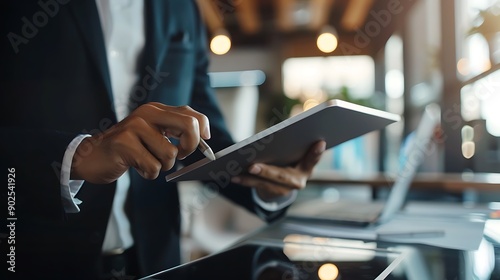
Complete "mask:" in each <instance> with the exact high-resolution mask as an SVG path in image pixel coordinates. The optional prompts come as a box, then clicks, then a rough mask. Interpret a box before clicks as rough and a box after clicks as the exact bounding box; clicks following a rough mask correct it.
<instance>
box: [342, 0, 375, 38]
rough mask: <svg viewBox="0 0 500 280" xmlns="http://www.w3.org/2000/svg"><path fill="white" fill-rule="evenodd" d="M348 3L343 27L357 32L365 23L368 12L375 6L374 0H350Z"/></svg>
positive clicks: (343, 17) (343, 18)
mask: <svg viewBox="0 0 500 280" xmlns="http://www.w3.org/2000/svg"><path fill="white" fill-rule="evenodd" d="M348 3H349V4H348V5H347V8H346V10H345V12H344V15H343V16H342V20H341V25H342V28H343V29H345V30H347V31H355V30H357V29H359V28H361V27H362V26H363V24H364V23H365V21H366V17H367V15H368V12H369V11H370V9H371V8H372V6H373V0H349V2H348Z"/></svg>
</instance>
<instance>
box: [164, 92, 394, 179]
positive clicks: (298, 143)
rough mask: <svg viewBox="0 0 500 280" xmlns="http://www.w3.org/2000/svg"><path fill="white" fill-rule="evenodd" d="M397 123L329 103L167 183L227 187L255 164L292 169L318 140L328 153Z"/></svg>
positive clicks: (377, 114)
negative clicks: (207, 182)
mask: <svg viewBox="0 0 500 280" xmlns="http://www.w3.org/2000/svg"><path fill="white" fill-rule="evenodd" d="M398 120H399V116H398V115H395V114H391V113H387V112H384V111H380V110H376V109H372V108H368V107H364V106H360V105H356V104H352V103H349V102H345V101H341V100H330V101H327V102H324V103H322V104H320V105H317V106H316V107H314V108H312V109H310V110H307V111H305V112H303V113H301V114H298V115H296V116H294V117H291V118H289V119H287V120H284V121H282V122H280V123H278V124H276V125H273V126H271V127H269V128H268V129H265V130H263V131H261V132H259V133H257V134H255V135H253V136H251V137H249V138H247V139H245V140H243V141H241V142H238V143H236V144H234V145H231V146H229V147H227V148H225V149H223V150H221V151H219V152H217V153H216V154H215V156H216V158H217V159H216V160H215V161H211V160H209V159H206V158H205V159H202V160H199V161H197V162H195V163H193V164H191V165H189V166H185V167H183V168H181V169H180V170H177V171H175V172H173V173H171V174H169V175H167V176H166V180H167V181H189V180H212V181H214V182H215V183H217V184H218V185H219V187H224V186H226V185H227V184H229V180H230V178H231V177H233V176H236V175H239V174H242V173H244V172H246V170H247V169H248V167H249V166H250V165H251V164H252V163H267V164H273V165H278V166H286V165H290V164H293V163H295V162H297V161H298V160H299V159H300V158H302V156H303V155H304V154H305V153H306V152H307V150H308V148H309V147H310V146H311V145H312V144H314V143H315V142H317V141H319V140H325V141H326V148H327V149H328V148H331V147H333V146H336V145H338V144H340V143H343V142H345V141H347V140H350V139H353V138H356V137H358V136H361V135H363V134H366V133H368V132H370V131H373V130H378V129H381V128H383V127H385V126H387V125H388V124H391V123H393V122H396V121H398Z"/></svg>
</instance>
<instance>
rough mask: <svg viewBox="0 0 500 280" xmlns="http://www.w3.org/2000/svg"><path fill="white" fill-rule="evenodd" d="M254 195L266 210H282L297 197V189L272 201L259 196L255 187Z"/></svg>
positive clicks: (255, 199)
mask: <svg viewBox="0 0 500 280" xmlns="http://www.w3.org/2000/svg"><path fill="white" fill-rule="evenodd" d="M252 196H253V199H254V201H255V202H256V203H257V205H259V206H260V207H261V208H262V209H264V210H266V211H270V212H272V211H278V210H281V209H283V208H285V207H287V206H289V205H290V204H292V203H293V202H294V201H295V199H296V198H297V190H293V191H291V192H290V194H288V195H284V196H281V197H278V198H276V199H273V200H272V201H264V200H263V199H262V198H260V197H259V195H258V194H257V191H256V190H255V189H252Z"/></svg>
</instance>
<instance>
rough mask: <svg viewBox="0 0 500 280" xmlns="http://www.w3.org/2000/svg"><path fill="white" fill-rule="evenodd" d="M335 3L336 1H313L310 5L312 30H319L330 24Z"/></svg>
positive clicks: (310, 26)
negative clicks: (329, 19)
mask: <svg viewBox="0 0 500 280" xmlns="http://www.w3.org/2000/svg"><path fill="white" fill-rule="evenodd" d="M333 3H334V0H311V2H310V3H309V9H310V10H311V21H310V22H309V24H308V27H309V28H310V29H311V30H319V29H320V28H322V27H323V26H325V25H326V24H328V18H329V17H330V11H331V9H332V5H333Z"/></svg>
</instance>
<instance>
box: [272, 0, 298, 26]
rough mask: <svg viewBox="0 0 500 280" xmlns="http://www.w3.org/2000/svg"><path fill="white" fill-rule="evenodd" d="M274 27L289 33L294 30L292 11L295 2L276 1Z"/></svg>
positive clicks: (293, 0)
mask: <svg viewBox="0 0 500 280" xmlns="http://www.w3.org/2000/svg"><path fill="white" fill-rule="evenodd" d="M275 5H276V26H277V28H278V29H279V30H280V31H291V30H292V29H293V28H294V23H293V17H292V14H293V11H294V6H295V0H276V1H275Z"/></svg>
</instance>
